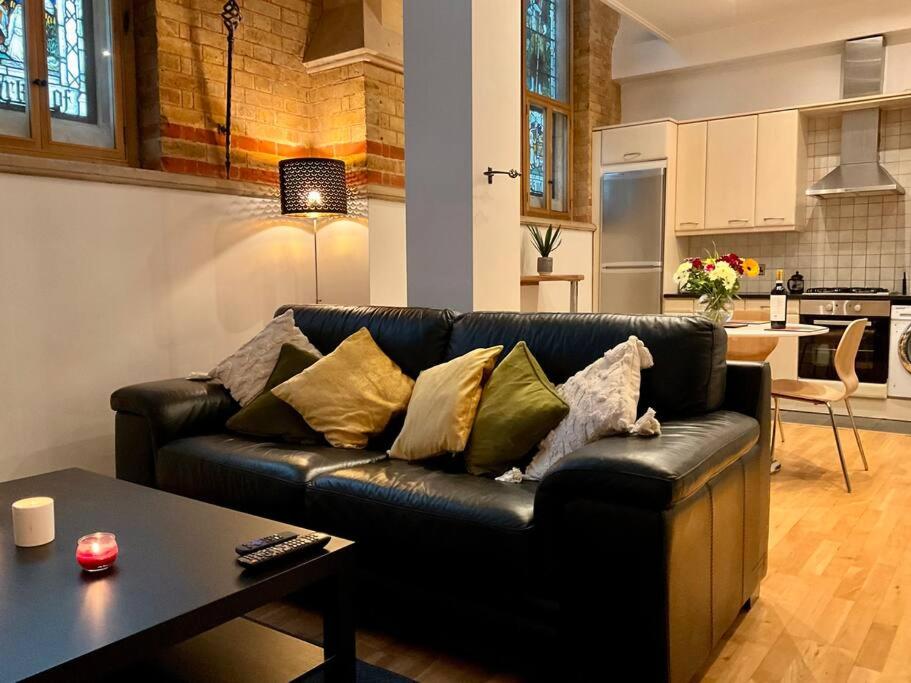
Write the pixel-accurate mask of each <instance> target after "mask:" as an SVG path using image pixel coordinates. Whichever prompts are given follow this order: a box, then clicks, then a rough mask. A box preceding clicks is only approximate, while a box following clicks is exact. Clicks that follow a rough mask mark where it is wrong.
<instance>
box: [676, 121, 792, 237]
mask: <svg viewBox="0 0 911 683" xmlns="http://www.w3.org/2000/svg"><path fill="white" fill-rule="evenodd" d="M805 176H806V144H805V139H804V132H803V123H802V121H801V117H800V112H799V111H797V110H796V109H791V110H786V111H775V112H769V113H765V114H750V115H745V116H732V117H726V118H720V119H711V120H709V121H696V122H692V123H682V124H680V125H679V126H678V130H677V191H676V194H677V197H676V203H677V215H676V220H675V222H674V230H675V232H676V233H678V234H681V235H686V234H693V233H699V234H706V233H708V234H712V233H736V232H774V231H787V230H796V229H798V228H799V227H800V226H801V224H802V223H803V220H802V218H803V213H804V210H805V209H804V207H805V206H806V197H805V195H804V185H805V182H804V178H805Z"/></svg>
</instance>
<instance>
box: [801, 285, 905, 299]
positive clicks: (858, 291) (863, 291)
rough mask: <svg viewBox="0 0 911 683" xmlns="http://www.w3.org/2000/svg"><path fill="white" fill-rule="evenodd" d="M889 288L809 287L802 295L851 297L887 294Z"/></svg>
mask: <svg viewBox="0 0 911 683" xmlns="http://www.w3.org/2000/svg"><path fill="white" fill-rule="evenodd" d="M888 294H889V290H888V289H885V288H884V287H810V289H808V290H807V291H805V292H804V293H803V295H804V296H821V297H826V298H832V297H833V296H835V295H837V296H839V297H840V298H853V297H856V296H887V295H888Z"/></svg>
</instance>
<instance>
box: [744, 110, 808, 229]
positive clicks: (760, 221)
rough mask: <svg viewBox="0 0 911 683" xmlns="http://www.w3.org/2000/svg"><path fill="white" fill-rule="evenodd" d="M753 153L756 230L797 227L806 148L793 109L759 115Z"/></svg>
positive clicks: (798, 118)
mask: <svg viewBox="0 0 911 683" xmlns="http://www.w3.org/2000/svg"><path fill="white" fill-rule="evenodd" d="M756 149H757V154H756V214H755V216H754V225H755V226H756V227H757V228H771V227H773V226H795V225H797V223H798V222H799V221H798V218H800V216H799V214H798V210H799V211H803V210H804V206H805V197H806V194H805V193H804V192H803V189H804V187H803V184H800V185H798V183H799V181H801V180H803V179H804V176H805V174H802V173H801V172H802V171H803V169H804V168H805V166H804V164H805V162H804V161H803V160H804V159H805V158H806V154H805V150H806V145H805V143H804V138H803V135H802V133H801V127H800V114H799V112H798V111H797V110H796V109H791V110H788V111H777V112H772V113H770V114H760V115H759V135H758V143H757V148H756Z"/></svg>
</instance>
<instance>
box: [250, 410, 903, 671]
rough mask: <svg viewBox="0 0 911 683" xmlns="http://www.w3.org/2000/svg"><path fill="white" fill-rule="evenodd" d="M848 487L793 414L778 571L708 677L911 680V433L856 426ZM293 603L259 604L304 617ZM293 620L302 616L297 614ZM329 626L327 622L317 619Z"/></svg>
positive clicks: (400, 647)
mask: <svg viewBox="0 0 911 683" xmlns="http://www.w3.org/2000/svg"><path fill="white" fill-rule="evenodd" d="M841 436H842V443H843V444H844V445H845V448H846V456H847V459H848V464H849V467H850V471H851V475H852V478H853V483H854V493H852V494H848V493H847V492H846V491H845V488H844V483H843V480H842V476H841V470H840V468H839V466H838V458H837V455H836V452H835V448H834V440H833V437H832V431H831V429H830V428H826V427H819V426H812V425H802V424H801V425H798V424H793V423H791V424H788V423H786V424H785V438H786V439H787V441H786V442H785V443H784V444H783V445H782V444H781V443H779V444H778V446H777V450H776V455H777V456H778V458H779V459H780V460H781V461H782V463H783V465H784V467H783V469H782V471H781V472H780V473H779V474H777V475H775V476H774V477H773V478H772V509H771V521H770V538H769V546H770V551H769V552H770V554H769V574H768V576H767V577H766V579H765V580H764V581H763V583H762V589H761V597H760V600H759V602H758V604H757V605H756V606H755V607H754V608H753V610H752V611H750V612H749V613H745V614H743V615H742V616H741V619H740V621H739V623H737V624H736V625H735V627H734V628H733V629H732V631H731V633H729V634H728V636H727V638H726V639H725V640H724V641H723V642H722V643H721V644H720V645H719V647H718V649H717V651H716V653H715V655H714V660H713V662H712V663H711V665H710V666H709V667H708V669H707V671H706V673H705V676H704V677H703V680H704V681H724V682H725V683H728V682H735V681H820V682H822V681H825V682H827V683H828V682H829V681H832V682H837V681H849V682H850V683H861V682H868V681H877V682H880V683H882V682H885V681H889V682H892V681H896V682H897V681H911V436H909V435H904V434H894V433H884V432H869V431H864V432H862V438H863V440H864V444H865V447H866V453H867V458H868V460H869V462H870V472H869V473H868V472H864V471H863V469H862V467H861V463H860V457H859V455H858V453H857V448H856V445H855V443H854V439H853V438H852V435H851V432H850V431H848V430H844V429H843V430H842V431H841ZM293 610H294V608H293V607H291V606H287V605H285V606H276V607H274V608H272V609H270V608H264V610H261V611H260V612H259V615H260V616H264V617H266V618H267V620H268V621H272V622H273V623H274V622H276V621H278V622H285V625H286V626H289V625H291V624H293V625H294V626H295V627H296V628H292V629H291V630H297V631H300V627H301V624H302V621H301V619H300V616H299V615H295V614H294V613H293ZM289 627H290V626H289ZM317 628H318V625H317ZM358 656H359V657H360V658H361V659H363V660H364V661H367V662H370V663H372V664H376V665H378V666H381V667H384V668H386V669H389V670H391V671H395V672H396V673H399V674H401V675H404V676H408V677H410V678H413V679H415V680H418V681H426V682H434V683H435V682H438V681H440V682H442V681H459V682H466V683H473V682H477V683H482V682H496V683H505V682H507V681H517V680H520V679H519V677H518V676H516V675H514V674H512V673H511V672H509V671H504V670H502V668H501V667H500V666H497V665H491V664H490V663H489V662H482V661H478V660H477V659H475V658H473V657H471V656H470V655H466V654H464V653H463V654H461V655H455V654H453V652H452V650H451V649H450V648H442V647H440V648H435V647H433V646H427V645H424V644H420V645H419V644H416V643H413V642H407V641H404V640H402V639H398V638H395V637H393V636H391V635H389V634H384V633H379V632H375V631H361V632H360V633H359V635H358Z"/></svg>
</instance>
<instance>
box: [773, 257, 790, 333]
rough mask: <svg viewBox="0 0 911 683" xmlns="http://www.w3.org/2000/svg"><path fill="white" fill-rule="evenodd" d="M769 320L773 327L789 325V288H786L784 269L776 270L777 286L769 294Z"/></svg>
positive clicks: (776, 328)
mask: <svg viewBox="0 0 911 683" xmlns="http://www.w3.org/2000/svg"><path fill="white" fill-rule="evenodd" d="M769 320H770V321H771V323H772V329H775V330H781V329H784V328H785V327H787V325H788V290H786V289H785V288H784V271H783V270H781V269H779V270H776V271H775V286H774V287H773V288H772V293H771V294H770V295H769Z"/></svg>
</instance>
